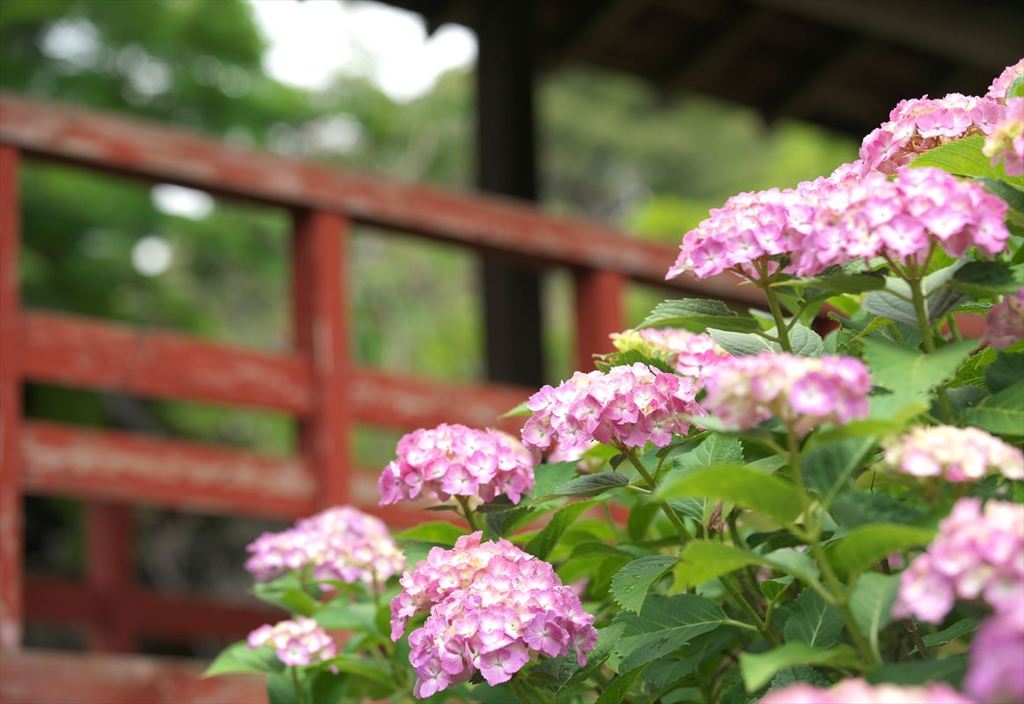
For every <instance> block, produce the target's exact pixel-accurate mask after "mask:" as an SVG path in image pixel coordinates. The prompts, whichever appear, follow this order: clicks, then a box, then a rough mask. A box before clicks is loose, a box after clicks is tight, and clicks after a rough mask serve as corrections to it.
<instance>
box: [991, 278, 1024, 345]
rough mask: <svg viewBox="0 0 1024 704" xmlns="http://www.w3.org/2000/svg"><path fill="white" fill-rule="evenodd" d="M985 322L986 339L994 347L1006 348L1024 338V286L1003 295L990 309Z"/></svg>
mask: <svg viewBox="0 0 1024 704" xmlns="http://www.w3.org/2000/svg"><path fill="white" fill-rule="evenodd" d="M985 322H986V324H987V328H988V329H987V330H986V332H985V339H986V340H987V341H988V344H989V346H990V347H992V348H994V349H997V350H1001V349H1006V348H1007V347H1009V346H1010V345H1012V344H1014V343H1015V342H1017V341H1018V340H1020V339H1024V288H1022V289H1020V290H1019V291H1017V292H1016V293H1011V294H1009V295H1007V296H1003V300H1001V301H1000V302H999V303H996V304H995V305H994V306H992V307H991V308H990V309H989V311H988V315H987V316H986V317H985Z"/></svg>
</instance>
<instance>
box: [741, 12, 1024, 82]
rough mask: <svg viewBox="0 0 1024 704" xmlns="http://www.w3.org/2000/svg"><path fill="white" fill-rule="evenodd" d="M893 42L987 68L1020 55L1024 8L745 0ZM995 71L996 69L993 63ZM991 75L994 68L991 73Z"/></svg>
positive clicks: (1002, 64) (1003, 64)
mask: <svg viewBox="0 0 1024 704" xmlns="http://www.w3.org/2000/svg"><path fill="white" fill-rule="evenodd" d="M748 1H749V2H752V3H753V4H756V5H759V6H761V7H765V8H770V9H772V10H777V11H783V12H786V13H789V14H791V15H795V16H799V17H804V18H806V19H811V20H814V21H817V22H821V23H823V24H829V25H832V26H835V27H839V28H842V29H846V30H849V31H851V32H854V33H856V34H859V35H863V36H866V37H875V38H878V39H882V40H885V41H889V42H892V43H893V44H895V45H896V46H901V47H908V48H912V49H916V50H918V51H924V52H926V53H929V54H933V55H936V56H945V57H948V58H950V59H953V60H954V61H955V62H956V63H967V64H973V65H976V66H979V67H984V68H987V69H991V68H992V67H1002V66H1006V65H1009V64H1011V63H1013V62H1014V61H1016V60H1017V59H1019V58H1020V52H1021V26H1022V23H1024V11H1022V9H1021V6H1020V4H1019V3H1018V4H1016V5H1015V4H1013V3H997V2H987V3H969V2H968V3H965V2H959V1H957V0H900V1H899V2H892V1H891V0H827V2H822V0H748ZM997 72H998V69H997ZM993 75H995V74H993Z"/></svg>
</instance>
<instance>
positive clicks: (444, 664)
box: [391, 532, 597, 698]
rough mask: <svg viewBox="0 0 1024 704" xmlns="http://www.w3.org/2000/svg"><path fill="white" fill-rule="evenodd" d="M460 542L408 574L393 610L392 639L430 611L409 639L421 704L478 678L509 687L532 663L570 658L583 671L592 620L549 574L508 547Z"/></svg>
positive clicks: (471, 538) (477, 538)
mask: <svg viewBox="0 0 1024 704" xmlns="http://www.w3.org/2000/svg"><path fill="white" fill-rule="evenodd" d="M481 535H482V534H481V533H480V532H477V533H473V534H471V535H467V536H463V537H461V538H459V539H458V541H456V543H455V547H454V548H453V549H452V550H445V549H442V548H438V547H435V548H433V549H432V550H431V551H430V553H429V554H428V556H427V559H426V560H424V561H422V562H420V563H419V564H418V565H416V568H415V569H414V570H412V571H411V572H406V573H405V575H404V576H403V577H402V580H401V583H402V587H403V590H402V592H401V593H399V594H398V596H396V597H395V598H394V599H393V600H392V602H391V638H392V640H398V639H399V638H400V637H401V636H402V633H403V632H404V631H405V626H406V624H407V623H408V621H409V619H410V618H412V617H413V616H414V615H416V614H417V613H420V612H422V611H427V610H429V612H430V615H429V616H428V617H427V620H426V621H425V622H424V624H423V626H422V627H420V628H418V629H416V630H415V631H413V632H412V633H411V634H410V635H409V646H410V648H411V652H410V654H409V661H410V663H411V664H412V666H413V668H414V669H415V671H416V678H417V679H416V684H415V686H414V688H413V694H415V695H416V696H417V697H419V698H424V697H429V696H430V695H432V694H434V693H436V692H440V691H441V690H443V689H446V688H447V687H449V686H450V685H452V684H455V683H458V682H465V681H467V680H469V679H470V678H471V677H472V676H473V674H474V673H475V672H476V671H477V670H479V671H480V674H481V675H482V676H483V678H484V679H485V680H486V681H487V683H488V684H490V685H492V686H494V685H497V684H500V683H502V682H507V681H508V680H509V679H511V678H512V676H513V675H514V674H515V673H516V672H518V671H519V670H520V669H521V668H522V667H523V666H524V665H525V664H526V663H528V662H529V661H530V660H531V659H532V658H533V657H535V656H538V655H539V654H544V655H548V656H550V657H559V656H562V655H566V654H567V653H568V652H569V651H570V650H572V651H573V652H575V654H576V658H577V661H578V662H579V664H580V666H581V667H582V666H583V665H584V664H586V655H587V653H589V652H590V651H591V650H592V649H593V648H594V644H595V643H596V642H597V631H596V630H595V629H594V627H593V621H594V617H593V616H591V615H590V614H588V613H586V612H585V611H583V608H582V606H581V605H580V600H579V597H578V596H577V595H576V592H575V591H573V589H572V588H571V587H567V586H563V585H562V583H561V581H560V580H559V579H558V576H557V575H556V574H555V572H554V569H552V567H551V565H549V564H548V563H546V562H544V561H542V560H538V559H537V558H535V557H533V556H532V555H529V554H527V553H525V552H523V551H522V550H520V549H519V548H517V547H515V546H514V545H512V544H511V543H509V542H508V541H506V540H500V541H498V542H497V543H495V542H481Z"/></svg>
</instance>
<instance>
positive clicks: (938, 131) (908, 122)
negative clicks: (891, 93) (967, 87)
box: [860, 93, 1004, 174]
mask: <svg viewBox="0 0 1024 704" xmlns="http://www.w3.org/2000/svg"><path fill="white" fill-rule="evenodd" d="M1003 114H1004V109H1003V106H1002V105H1001V104H1000V102H999V101H998V100H996V99H994V98H990V97H983V98H979V97H976V96H971V95H961V94H960V93H950V94H949V95H947V96H946V97H945V98H938V99H930V98H928V96H925V97H923V98H914V99H911V100H901V101H900V102H899V103H898V104H897V105H896V107H894V108H893V109H892V112H891V113H889V121H888V122H884V123H882V125H881V126H879V127H876V128H875V129H874V130H873V131H872V132H871V133H870V134H868V136H867V137H865V138H864V141H863V142H862V143H861V147H860V158H861V160H862V161H863V162H864V167H865V168H866V169H870V170H877V171H881V172H882V173H884V174H893V173H896V171H897V170H898V169H899V168H900V167H901V166H905V165H906V164H908V163H909V162H910V161H912V160H913V159H914V157H915V156H917V155H918V154H920V153H922V152H925V151H928V150H929V149H934V148H935V147H937V146H939V145H941V144H944V143H946V142H950V141H952V140H954V139H960V138H961V137H966V136H968V135H972V134H980V133H983V132H988V131H989V130H990V129H991V128H992V126H993V125H995V124H996V123H997V122H999V121H1000V120H1001V119H1002V118H1003Z"/></svg>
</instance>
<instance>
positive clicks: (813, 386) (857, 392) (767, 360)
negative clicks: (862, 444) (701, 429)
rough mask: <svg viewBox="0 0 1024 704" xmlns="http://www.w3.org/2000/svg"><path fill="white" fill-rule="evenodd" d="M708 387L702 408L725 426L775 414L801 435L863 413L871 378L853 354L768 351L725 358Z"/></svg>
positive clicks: (748, 423)
mask: <svg viewBox="0 0 1024 704" xmlns="http://www.w3.org/2000/svg"><path fill="white" fill-rule="evenodd" d="M706 388H707V392H708V393H707V396H705V397H704V400H703V401H702V404H703V406H704V408H706V409H707V411H708V413H711V414H712V415H714V416H716V417H717V418H718V419H719V420H721V422H722V423H723V424H724V425H725V426H726V427H727V428H731V429H735V430H745V429H747V428H751V427H753V426H755V425H757V424H758V423H761V422H762V421H765V420H767V419H768V418H771V417H772V416H774V417H776V418H778V419H779V420H781V421H782V422H783V423H785V424H786V425H787V426H789V427H791V428H793V430H794V432H796V433H797V435H799V436H801V437H802V436H804V435H806V434H807V433H809V432H810V431H811V430H813V429H814V428H816V427H817V426H819V425H821V424H822V423H847V422H849V421H851V420H854V419H858V418H863V417H865V416H866V415H867V412H868V392H869V391H870V390H871V378H870V375H869V373H868V369H867V367H866V366H864V363H863V362H861V361H860V360H858V359H854V358H853V357H837V356H828V355H826V356H824V357H818V358H815V357H799V356H797V355H793V354H785V353H781V352H764V353H762V354H759V355H754V356H749V357H732V358H730V359H727V360H725V361H723V362H721V363H720V364H719V365H718V366H716V367H715V369H714V371H713V372H712V374H711V376H710V377H709V378H708V380H707V386H706Z"/></svg>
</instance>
